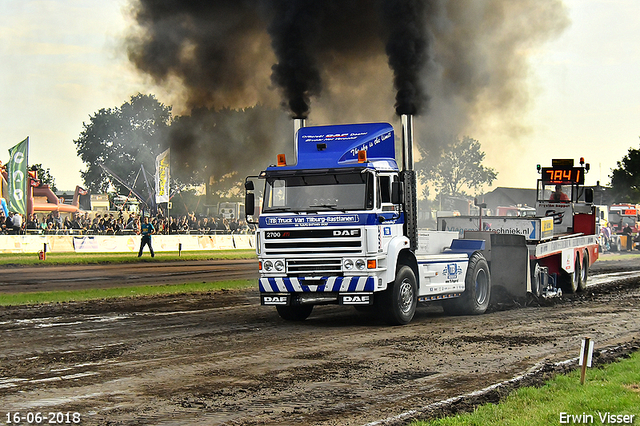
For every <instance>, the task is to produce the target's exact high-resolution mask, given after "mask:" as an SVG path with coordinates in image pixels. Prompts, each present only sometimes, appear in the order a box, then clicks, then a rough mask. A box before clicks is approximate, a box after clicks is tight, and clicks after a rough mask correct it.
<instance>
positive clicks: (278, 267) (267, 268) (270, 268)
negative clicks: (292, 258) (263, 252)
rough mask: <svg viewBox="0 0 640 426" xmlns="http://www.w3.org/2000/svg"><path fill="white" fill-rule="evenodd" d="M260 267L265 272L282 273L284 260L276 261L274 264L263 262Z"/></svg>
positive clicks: (268, 261)
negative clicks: (274, 271)
mask: <svg viewBox="0 0 640 426" xmlns="http://www.w3.org/2000/svg"><path fill="white" fill-rule="evenodd" d="M262 267H263V268H264V270H265V271H267V272H271V271H273V270H274V269H275V270H276V271H277V272H282V271H284V260H281V259H278V260H276V261H275V262H272V261H270V260H265V261H264V263H263V264H262Z"/></svg>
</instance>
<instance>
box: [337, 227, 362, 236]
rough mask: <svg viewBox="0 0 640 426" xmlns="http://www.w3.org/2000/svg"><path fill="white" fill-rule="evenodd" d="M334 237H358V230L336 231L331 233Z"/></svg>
mask: <svg viewBox="0 0 640 426" xmlns="http://www.w3.org/2000/svg"><path fill="white" fill-rule="evenodd" d="M333 236H334V237H359V236H360V230H359V229H336V230H334V231H333Z"/></svg>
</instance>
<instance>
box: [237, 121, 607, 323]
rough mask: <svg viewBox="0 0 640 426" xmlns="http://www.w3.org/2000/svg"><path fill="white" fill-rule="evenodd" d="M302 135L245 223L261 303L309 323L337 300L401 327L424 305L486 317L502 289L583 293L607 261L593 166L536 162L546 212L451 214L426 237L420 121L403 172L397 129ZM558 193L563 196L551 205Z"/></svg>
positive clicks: (249, 197)
mask: <svg viewBox="0 0 640 426" xmlns="http://www.w3.org/2000/svg"><path fill="white" fill-rule="evenodd" d="M295 129H296V131H295V138H294V139H295V143H294V148H295V149H294V157H295V158H294V159H293V161H292V162H288V161H287V159H286V158H285V157H284V156H282V155H279V156H278V163H277V164H276V165H273V166H269V167H268V168H267V169H266V170H265V171H263V172H262V173H261V174H260V176H254V177H248V178H247V180H246V181H245V189H246V200H245V204H246V212H247V214H250V213H254V214H253V215H252V216H251V217H249V216H248V217H247V219H248V220H249V221H250V222H251V221H253V222H254V223H257V224H258V228H257V231H256V251H257V254H258V260H259V268H260V281H259V286H260V296H261V304H262V305H271V306H275V307H276V309H277V311H278V313H279V315H280V316H281V317H282V318H284V319H286V320H292V321H302V320H304V319H306V318H307V317H308V316H309V315H310V314H311V312H312V310H313V307H314V306H315V305H322V304H339V305H354V306H356V308H358V309H360V308H362V309H365V308H366V309H368V310H374V311H377V312H378V313H380V314H381V315H382V316H383V317H384V318H385V319H386V320H387V322H389V323H390V324H394V325H399V324H406V323H408V322H410V321H411V319H412V318H413V316H414V313H415V310H416V306H417V304H418V303H419V302H432V301H439V302H440V303H442V306H443V308H444V310H445V312H446V313H448V314H482V313H484V312H485V311H486V309H487V308H488V306H489V303H490V301H491V297H492V295H495V294H497V293H499V294H500V295H503V296H504V295H506V296H508V297H509V298H511V299H516V300H526V299H527V298H528V297H530V295H533V296H535V297H541V296H547V297H548V296H554V295H559V294H561V292H562V290H564V291H568V292H575V291H581V290H583V289H584V288H585V286H586V280H587V271H588V269H589V267H590V265H591V264H592V263H593V262H594V261H595V260H596V259H597V258H598V246H597V239H596V235H595V230H596V227H595V217H596V214H595V211H594V208H593V192H592V191H590V190H588V189H587V188H584V187H583V184H584V173H586V172H587V171H588V169H589V168H588V165H587V166H583V164H582V162H581V165H580V167H574V165H573V160H554V162H553V164H552V167H550V168H541V167H539V172H540V173H541V175H542V177H541V179H539V180H538V193H539V194H538V200H539V201H538V203H537V217H532V218H520V217H491V218H484V221H483V218H482V216H475V217H453V218H442V219H439V223H438V229H439V230H438V231H427V230H425V231H419V230H418V229H417V211H416V192H417V191H416V177H415V171H414V170H413V121H412V116H410V115H403V116H402V138H401V141H402V154H403V155H402V169H400V167H399V165H398V164H397V162H396V159H395V139H396V138H395V135H394V128H393V127H392V125H391V124H388V123H366V124H349V125H334V126H317V127H304V123H303V121H301V120H298V121H296V124H295ZM258 178H261V179H264V181H265V183H264V192H263V194H262V200H261V208H260V209H259V210H260V211H259V212H257V210H256V205H257V203H256V193H257V189H256V188H257V186H256V184H255V181H256V179H258ZM558 187H560V188H561V189H562V190H563V191H565V192H566V194H565V196H564V197H562V198H561V199H560V200H557V201H556V200H552V201H549V199H548V198H547V197H548V196H549V193H550V191H551V190H550V189H549V188H558ZM256 212H257V213H256ZM256 218H257V221H256V220H255V219H256ZM252 219H253V220H252Z"/></svg>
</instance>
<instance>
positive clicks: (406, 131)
mask: <svg viewBox="0 0 640 426" xmlns="http://www.w3.org/2000/svg"><path fill="white" fill-rule="evenodd" d="M400 118H401V119H402V169H403V170H413V165H414V164H413V115H408V114H402V115H401V116H400Z"/></svg>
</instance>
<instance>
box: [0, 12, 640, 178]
mask: <svg viewBox="0 0 640 426" xmlns="http://www.w3.org/2000/svg"><path fill="white" fill-rule="evenodd" d="M565 4H566V7H567V9H568V13H569V19H570V21H571V24H570V25H569V26H568V27H567V29H566V30H565V31H564V32H563V33H562V35H560V36H559V37H558V38H556V39H555V40H552V41H551V42H549V43H547V44H545V45H544V46H543V47H542V48H541V49H539V50H538V51H536V52H533V53H532V54H531V72H530V75H529V81H528V87H527V90H529V91H530V92H531V93H532V105H531V107H530V109H529V112H528V113H527V114H526V115H524V116H523V117H520V118H518V119H520V120H522V121H523V123H525V124H527V125H528V128H529V129H530V131H529V132H528V133H526V134H523V135H521V136H520V138H519V140H517V141H509V142H506V141H505V140H504V139H503V138H504V137H503V136H501V135H496V134H492V133H491V130H490V129H491V126H490V123H487V126H486V128H483V129H477V131H476V132H474V131H473V129H471V130H470V136H472V137H474V138H476V139H479V140H480V143H481V144H482V148H483V150H485V151H486V152H487V158H486V162H485V165H487V166H490V167H494V168H495V169H496V170H497V171H498V173H499V175H498V180H497V181H496V182H495V183H494V185H493V186H492V188H490V189H493V188H495V187H496V186H507V187H529V188H532V187H534V186H535V179H536V178H537V174H536V172H535V165H536V164H538V163H540V164H542V165H546V164H548V163H549V162H550V159H551V158H554V157H555V158H576V159H577V158H579V157H580V156H583V157H585V159H586V161H587V162H590V163H591V168H592V171H591V173H590V174H589V175H587V184H590V185H593V184H595V183H596V181H598V180H599V181H601V183H602V184H606V183H608V182H609V177H608V176H609V174H610V171H611V169H612V168H614V167H615V166H616V161H618V160H620V159H621V158H622V157H623V156H624V155H625V154H626V153H627V151H628V149H629V148H631V147H633V148H638V147H640V139H638V137H639V135H640V128H639V127H640V82H639V81H638V80H639V77H640V42H639V40H640V25H639V23H640V21H639V18H640V1H637V0H565ZM126 7H127V2H126V1H124V0H108V1H104V0H40V1H35V0H0V38H1V40H2V44H1V45H0V160H2V161H3V162H6V161H7V160H8V156H9V155H8V151H7V150H8V149H9V148H10V147H12V146H13V145H15V144H17V143H18V142H20V141H22V140H23V139H24V138H25V137H27V136H29V137H30V151H29V163H30V164H35V163H42V164H43V166H44V167H45V168H49V169H51V173H52V175H53V176H54V177H55V179H56V183H57V186H58V188H60V189H70V190H71V189H73V188H75V185H81V184H82V181H81V178H80V173H79V171H80V170H81V169H83V164H82V162H81V161H80V160H79V159H78V157H77V155H76V150H75V145H74V144H73V140H74V139H77V138H78V136H79V134H80V132H81V131H82V123H83V122H88V120H89V117H90V115H92V114H94V113H95V112H97V111H98V110H99V109H101V108H109V107H118V106H120V105H122V103H124V102H125V101H127V100H128V99H129V98H130V96H131V95H133V94H135V93H138V92H141V93H154V94H156V95H158V98H159V99H160V101H162V102H166V100H165V99H163V97H162V94H161V92H160V91H159V90H157V89H155V88H154V87H153V86H151V85H150V84H147V83H146V82H145V79H144V78H143V77H142V76H140V75H138V74H137V73H135V72H133V70H132V67H131V66H130V65H129V64H128V62H127V59H126V57H125V56H124V54H123V50H122V48H121V46H120V41H119V40H120V37H121V36H122V35H123V34H124V33H125V31H126V29H127V27H128V26H130V25H132V24H131V22H130V21H128V20H127V18H126V17H125V16H126V13H125V12H126ZM269 160H270V159H268V158H266V159H265V165H266V164H267V163H268V162H269Z"/></svg>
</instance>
